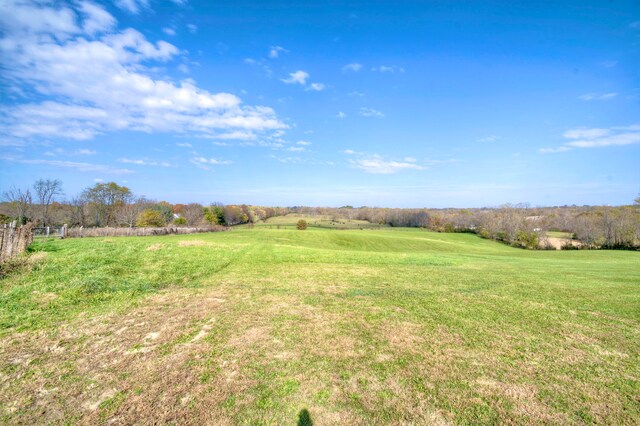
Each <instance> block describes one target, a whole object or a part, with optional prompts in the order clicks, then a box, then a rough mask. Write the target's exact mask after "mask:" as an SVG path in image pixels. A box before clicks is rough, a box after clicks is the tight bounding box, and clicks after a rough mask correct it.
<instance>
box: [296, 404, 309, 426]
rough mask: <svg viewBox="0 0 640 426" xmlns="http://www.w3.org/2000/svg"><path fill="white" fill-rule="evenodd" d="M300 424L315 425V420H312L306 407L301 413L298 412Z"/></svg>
mask: <svg viewBox="0 0 640 426" xmlns="http://www.w3.org/2000/svg"><path fill="white" fill-rule="evenodd" d="M298 426H313V420H311V415H310V414H309V410H307V409H306V408H304V409H302V410H300V413H298Z"/></svg>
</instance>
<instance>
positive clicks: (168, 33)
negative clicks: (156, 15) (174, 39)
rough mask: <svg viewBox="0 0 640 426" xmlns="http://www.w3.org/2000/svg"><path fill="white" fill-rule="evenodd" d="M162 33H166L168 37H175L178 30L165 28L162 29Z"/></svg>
mask: <svg viewBox="0 0 640 426" xmlns="http://www.w3.org/2000/svg"><path fill="white" fill-rule="evenodd" d="M162 32H163V33H165V34H166V35H170V36H174V35H176V30H174V29H173V28H171V27H164V28H163V29H162Z"/></svg>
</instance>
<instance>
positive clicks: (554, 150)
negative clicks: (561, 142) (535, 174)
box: [538, 146, 571, 154]
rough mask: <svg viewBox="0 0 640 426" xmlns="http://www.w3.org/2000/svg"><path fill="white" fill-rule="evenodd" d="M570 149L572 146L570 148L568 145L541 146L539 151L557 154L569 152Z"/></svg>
mask: <svg viewBox="0 0 640 426" xmlns="http://www.w3.org/2000/svg"><path fill="white" fill-rule="evenodd" d="M570 150H571V148H569V147H568V146H559V147H557V148H540V149H539V150H538V152H540V153H541V154H555V153H558V152H567V151H570Z"/></svg>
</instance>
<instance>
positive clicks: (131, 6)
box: [114, 0, 149, 15]
mask: <svg viewBox="0 0 640 426" xmlns="http://www.w3.org/2000/svg"><path fill="white" fill-rule="evenodd" d="M114 3H115V4H116V6H118V7H119V8H120V9H122V10H126V11H127V12H129V13H133V14H134V15H135V14H137V13H138V12H140V9H143V8H147V7H149V0H115V2H114Z"/></svg>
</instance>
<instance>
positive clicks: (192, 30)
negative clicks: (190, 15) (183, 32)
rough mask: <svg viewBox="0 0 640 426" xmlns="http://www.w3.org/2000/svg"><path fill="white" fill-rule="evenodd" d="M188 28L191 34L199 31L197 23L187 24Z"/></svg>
mask: <svg viewBox="0 0 640 426" xmlns="http://www.w3.org/2000/svg"><path fill="white" fill-rule="evenodd" d="M187 29H188V30H189V32H190V33H191V34H195V33H196V32H197V31H198V26H197V25H195V24H187Z"/></svg>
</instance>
